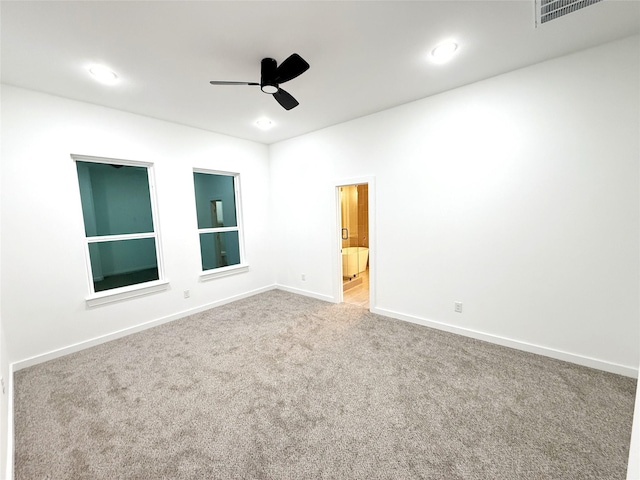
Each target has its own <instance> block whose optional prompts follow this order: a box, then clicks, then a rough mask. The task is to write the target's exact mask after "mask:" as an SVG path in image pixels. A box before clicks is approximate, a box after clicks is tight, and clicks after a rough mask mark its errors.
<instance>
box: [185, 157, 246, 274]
mask: <svg viewBox="0 0 640 480" xmlns="http://www.w3.org/2000/svg"><path fill="white" fill-rule="evenodd" d="M194 173H203V174H206V175H222V176H226V177H233V196H234V201H235V207H236V226H235V227H208V228H199V227H198V216H197V211H198V199H197V197H196V186H195V177H194V175H193V174H194ZM191 180H192V184H193V201H194V208H195V210H194V212H195V213H196V220H195V224H196V232H197V236H198V250H199V251H200V280H201V281H207V280H212V279H214V278H219V277H225V276H227V275H235V274H237V273H244V272H247V271H248V270H249V263H248V262H247V256H246V251H245V246H244V222H243V216H242V201H241V194H240V173H238V172H226V171H222V170H212V169H208V168H194V169H193V171H192V172H191ZM223 232H238V251H239V253H240V263H238V264H235V265H228V266H226V267H218V268H212V269H209V270H203V269H202V247H201V244H200V235H201V234H203V233H223Z"/></svg>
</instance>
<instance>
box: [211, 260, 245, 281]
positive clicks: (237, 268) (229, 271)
mask: <svg viewBox="0 0 640 480" xmlns="http://www.w3.org/2000/svg"><path fill="white" fill-rule="evenodd" d="M248 271H249V265H247V264H246V263H245V264H241V265H231V266H230V267H221V268H216V269H214V270H207V271H204V272H202V273H201V274H200V281H202V282H206V281H207V280H213V279H214V278H219V277H226V276H228V275H235V274H237V273H245V272H248Z"/></svg>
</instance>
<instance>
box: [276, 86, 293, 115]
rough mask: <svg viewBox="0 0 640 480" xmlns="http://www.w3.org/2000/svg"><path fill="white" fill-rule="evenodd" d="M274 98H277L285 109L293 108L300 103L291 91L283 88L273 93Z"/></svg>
mask: <svg viewBox="0 0 640 480" xmlns="http://www.w3.org/2000/svg"><path fill="white" fill-rule="evenodd" d="M273 98H275V99H276V100H277V101H278V103H279V104H280V105H282V108H284V109H285V110H291V109H292V108H294V107H297V106H298V105H300V104H299V103H298V101H297V100H296V99H295V98H293V97H292V96H291V94H290V93H288V92H286V91H284V90H283V89H281V88H279V89H278V91H277V92H276V93H274V94H273Z"/></svg>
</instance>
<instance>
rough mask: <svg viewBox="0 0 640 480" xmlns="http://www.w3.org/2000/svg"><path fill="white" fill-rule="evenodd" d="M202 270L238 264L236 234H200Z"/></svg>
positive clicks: (238, 252)
mask: <svg viewBox="0 0 640 480" xmlns="http://www.w3.org/2000/svg"><path fill="white" fill-rule="evenodd" d="M200 253H201V255H202V270H212V269H214V268H221V267H228V266H230V265H239V264H240V248H239V242H238V232H233V231H232V232H217V233H201V234H200Z"/></svg>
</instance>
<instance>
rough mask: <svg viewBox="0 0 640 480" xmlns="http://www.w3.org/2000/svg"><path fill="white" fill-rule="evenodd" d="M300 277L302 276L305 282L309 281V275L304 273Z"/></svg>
mask: <svg viewBox="0 0 640 480" xmlns="http://www.w3.org/2000/svg"><path fill="white" fill-rule="evenodd" d="M300 277H301V278H302V281H303V282H306V281H307V276H306V275H305V274H304V273H303V274H302V275H301V276H300Z"/></svg>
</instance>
